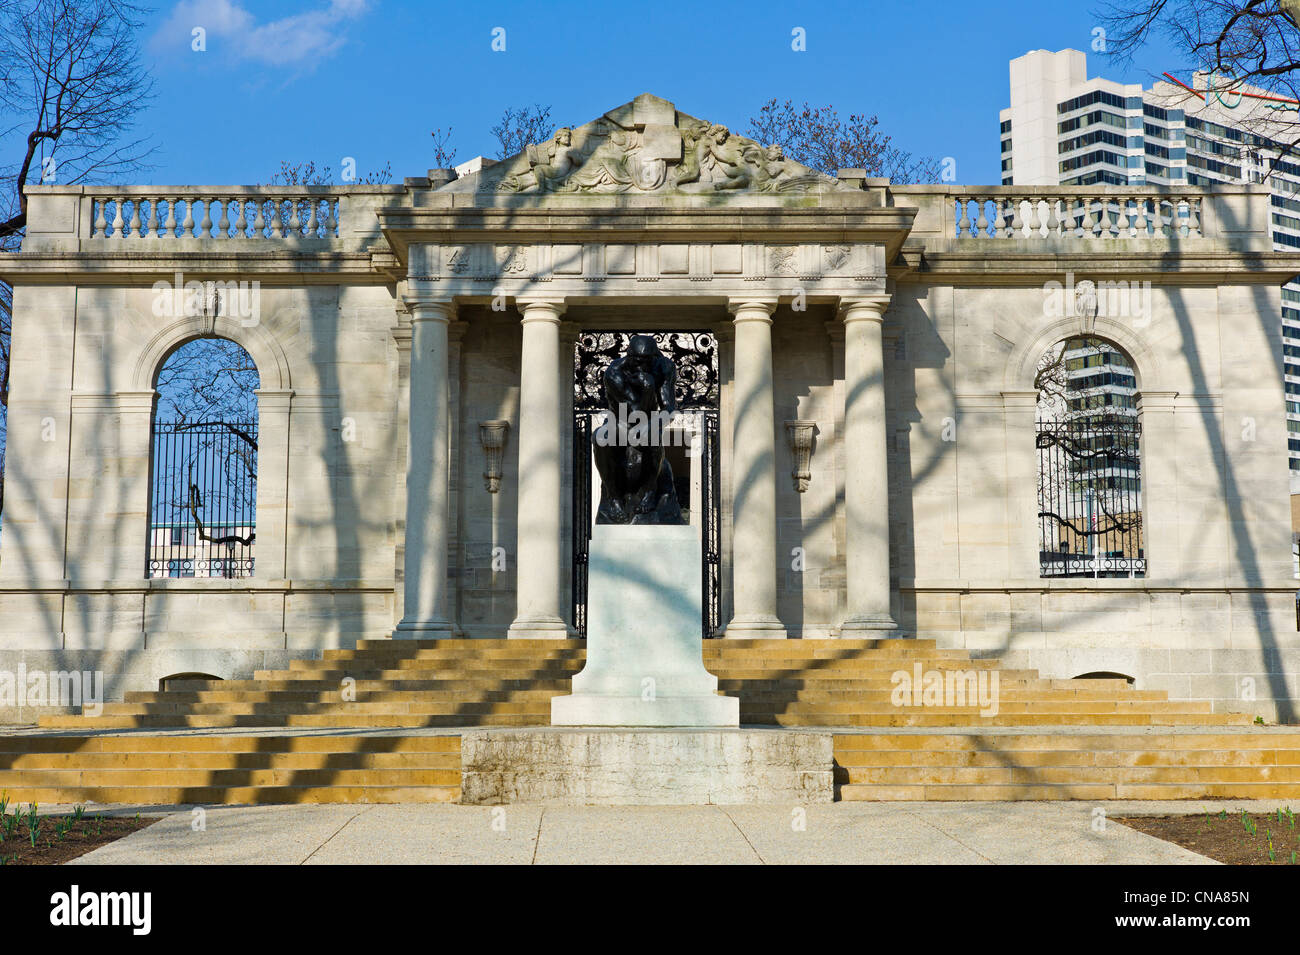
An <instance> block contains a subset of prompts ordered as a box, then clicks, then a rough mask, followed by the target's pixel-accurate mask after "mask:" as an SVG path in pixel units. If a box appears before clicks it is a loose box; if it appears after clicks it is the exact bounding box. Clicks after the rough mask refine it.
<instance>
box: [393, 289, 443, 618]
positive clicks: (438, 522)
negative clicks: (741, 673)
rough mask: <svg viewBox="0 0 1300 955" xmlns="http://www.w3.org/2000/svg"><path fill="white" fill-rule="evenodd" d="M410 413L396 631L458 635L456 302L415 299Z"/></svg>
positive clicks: (410, 305) (411, 305) (410, 300)
mask: <svg viewBox="0 0 1300 955" xmlns="http://www.w3.org/2000/svg"><path fill="white" fill-rule="evenodd" d="M406 304H407V307H408V308H409V309H410V313H411V371H410V396H411V397H410V407H409V409H408V411H407V458H406V551H405V568H404V572H403V578H404V579H403V588H402V589H403V615H402V621H401V623H399V624H398V625H397V630H396V632H395V633H394V634H393V635H394V636H395V637H406V638H436V637H445V636H449V635H450V634H451V629H452V628H451V623H450V622H449V619H448V615H447V533H448V527H447V484H448V477H449V467H450V462H449V460H448V454H447V448H448V437H449V435H448V427H449V424H448V400H449V399H448V388H447V376H448V341H447V325H448V323H449V322H450V321H451V319H452V317H453V315H454V314H455V311H456V307H455V304H454V303H453V302H450V301H431V300H427V299H417V298H414V297H411V298H408V299H407V300H406Z"/></svg>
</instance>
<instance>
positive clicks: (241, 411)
mask: <svg viewBox="0 0 1300 955" xmlns="http://www.w3.org/2000/svg"><path fill="white" fill-rule="evenodd" d="M258 385H259V379H258V374H257V368H256V366H255V365H254V364H253V359H252V358H251V357H250V356H249V354H248V352H246V351H245V350H244V349H243V348H242V347H240V346H239V345H238V344H236V343H235V342H233V341H230V340H229V339H225V338H198V339H193V340H191V341H188V342H186V343H185V344H183V345H181V346H180V347H179V348H177V349H176V350H175V351H173V352H172V353H171V354H170V355H169V356H168V357H167V360H166V361H164V362H163V364H162V367H161V368H159V370H158V377H157V379H156V382H155V386H154V387H155V388H156V390H157V391H158V400H157V404H156V406H155V409H154V415H153V451H152V455H151V459H150V477H149V537H148V545H147V559H146V564H145V576H147V577H251V576H252V575H253V545H254V541H255V540H256V527H257V521H256V503H257V394H256V391H257V388H258Z"/></svg>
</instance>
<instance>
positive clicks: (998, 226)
mask: <svg viewBox="0 0 1300 955" xmlns="http://www.w3.org/2000/svg"><path fill="white" fill-rule="evenodd" d="M1003 201H1004V200H1003V198H1002V197H1001V196H994V197H993V208H994V209H995V210H997V218H995V219H994V220H993V236H994V238H997V239H1001V238H1003V237H1005V236H1006V234H1007V217H1006V216H1005V215H1003V212H1004V208H1003V205H1002V203H1003Z"/></svg>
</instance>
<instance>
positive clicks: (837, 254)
mask: <svg viewBox="0 0 1300 955" xmlns="http://www.w3.org/2000/svg"><path fill="white" fill-rule="evenodd" d="M852 254H853V246H851V245H828V246H826V249H825V255H826V268H827V270H829V271H831V272H838V271H839V270H840V269H841V268H842V267H843V266H844V265H845V264H846V263H847V262H848V261H849V257H850V256H851V255H852Z"/></svg>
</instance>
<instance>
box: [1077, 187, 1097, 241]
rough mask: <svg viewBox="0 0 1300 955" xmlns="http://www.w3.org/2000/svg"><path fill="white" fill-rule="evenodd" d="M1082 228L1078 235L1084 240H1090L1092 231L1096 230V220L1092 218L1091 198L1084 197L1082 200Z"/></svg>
mask: <svg viewBox="0 0 1300 955" xmlns="http://www.w3.org/2000/svg"><path fill="white" fill-rule="evenodd" d="M1082 201H1083V226H1082V231H1081V232H1080V235H1082V236H1083V237H1084V238H1086V239H1091V238H1092V235H1093V230H1094V229H1096V228H1097V220H1096V219H1094V218H1093V217H1092V198H1091V197H1086V198H1084V199H1083V200H1082Z"/></svg>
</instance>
